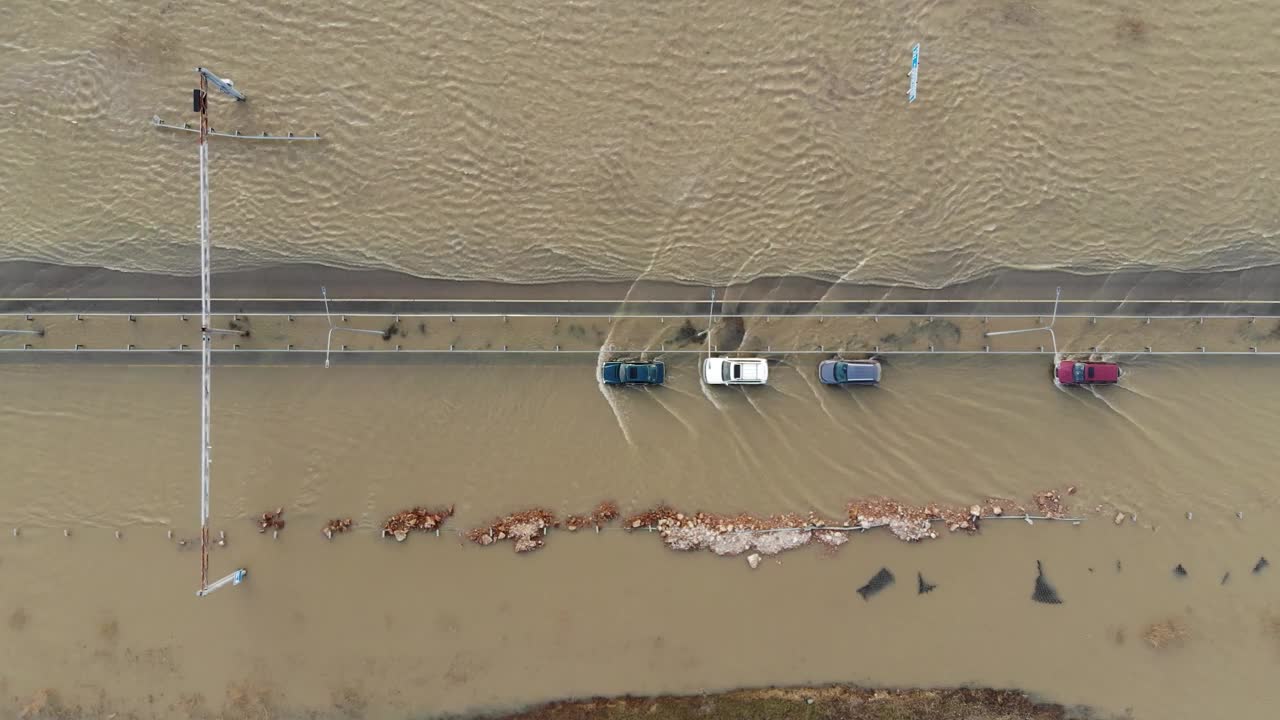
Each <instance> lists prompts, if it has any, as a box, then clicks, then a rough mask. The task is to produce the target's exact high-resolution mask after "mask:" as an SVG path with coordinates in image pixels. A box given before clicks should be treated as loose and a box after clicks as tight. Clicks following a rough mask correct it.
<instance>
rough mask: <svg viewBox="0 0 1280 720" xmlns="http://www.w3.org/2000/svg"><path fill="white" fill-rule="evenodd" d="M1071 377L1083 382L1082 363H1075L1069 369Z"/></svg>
mask: <svg viewBox="0 0 1280 720" xmlns="http://www.w3.org/2000/svg"><path fill="white" fill-rule="evenodd" d="M1071 377H1072V379H1073V380H1075V381H1076V382H1084V365H1082V364H1081V363H1076V364H1075V367H1073V368H1072V369H1071Z"/></svg>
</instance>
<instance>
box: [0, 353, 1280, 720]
mask: <svg viewBox="0 0 1280 720" xmlns="http://www.w3.org/2000/svg"><path fill="white" fill-rule="evenodd" d="M223 357H225V356H223ZM226 362H227V361H224V364H225V363H226ZM809 364H810V360H809V359H806V358H804V357H799V358H794V359H787V360H786V361H784V363H781V364H779V365H776V366H775V368H774V372H773V375H772V376H771V385H770V386H768V387H764V388H751V389H748V390H736V389H731V390H724V389H717V390H712V389H705V390H704V389H702V388H700V386H699V385H698V384H697V382H696V377H697V376H696V363H695V360H694V359H693V358H674V359H672V360H671V361H670V371H671V379H670V385H669V386H667V387H664V388H661V389H655V390H647V391H646V390H638V391H622V392H605V391H603V390H602V388H600V386H599V385H598V384H597V383H596V380H595V371H594V365H593V359H592V358H589V357H578V358H554V357H552V358H528V357H521V358H481V359H475V358H466V359H463V358H453V357H444V358H435V359H429V360H424V359H421V358H418V359H415V360H414V361H412V362H404V363H397V364H389V365H388V364H379V365H374V366H370V365H368V364H365V363H353V362H349V361H344V362H343V363H338V364H335V366H334V367H332V368H331V369H329V370H327V371H326V370H324V369H322V368H319V367H314V366H306V365H296V364H295V365H281V366H261V365H255V366H236V365H226V366H224V367H221V368H220V369H218V370H217V371H216V373H215V377H214V388H215V395H214V398H215V402H214V439H213V442H214V454H213V457H214V464H213V478H214V482H213V512H214V520H213V526H214V528H215V530H225V531H226V533H227V535H228V539H229V542H228V546H227V547H225V548H214V551H213V558H212V565H213V568H212V571H213V573H214V574H215V575H221V574H223V573H224V572H227V571H229V570H231V569H232V568H234V567H238V566H245V567H247V568H249V570H250V578H249V581H248V583H247V584H245V585H242V586H240V587H238V588H234V589H229V590H225V591H222V592H220V593H218V594H216V595H214V596H212V597H210V598H208V599H205V600H201V601H197V600H196V598H195V597H194V590H195V587H196V584H197V580H198V570H199V563H198V558H197V553H196V551H195V550H194V549H193V545H188V547H186V548H180V547H178V546H176V545H175V544H174V543H173V542H172V541H169V540H167V539H166V531H167V530H168V529H170V528H172V529H173V530H174V532H175V538H184V537H185V538H194V537H195V536H196V529H197V524H198V512H197V510H198V502H197V500H198V495H197V492H196V490H197V482H196V480H197V467H198V465H197V462H196V460H197V453H196V450H197V447H198V441H197V438H198V432H197V431H198V420H197V418H198V413H197V412H196V408H197V406H198V394H197V392H196V388H197V384H198V383H197V372H198V371H197V370H196V369H195V368H193V367H187V366H181V367H179V366H174V367H168V366H128V365H119V364H99V363H77V364H51V365H44V366H24V365H14V364H7V365H4V366H3V367H0V376H2V381H3V386H4V387H5V388H6V406H7V412H6V413H4V415H3V416H0V438H4V449H5V455H6V458H7V461H8V462H7V467H6V477H7V478H8V479H7V481H6V482H5V483H4V484H3V485H2V486H0V523H3V526H4V528H5V535H4V536H3V537H4V539H3V540H2V541H0V574H2V575H3V577H4V580H5V582H4V591H3V593H0V616H3V617H2V618H0V619H3V620H4V621H5V622H4V623H3V624H0V634H3V635H4V642H3V643H0V666H2V667H3V668H4V670H3V672H0V687H3V689H4V693H5V695H6V696H8V697H10V698H12V699H13V702H14V703H15V704H16V705H18V706H20V705H22V704H25V703H27V702H29V701H30V699H31V698H32V697H33V695H35V694H37V693H38V692H39V691H40V690H41V689H43V688H53V689H55V690H57V693H58V697H59V698H60V702H62V703H64V704H66V705H80V706H82V707H84V708H97V709H99V710H101V711H103V712H104V714H106V713H109V712H134V713H137V714H139V715H141V716H143V717H150V716H155V717H161V716H164V717H169V716H174V715H175V714H176V715H178V716H182V714H183V713H188V714H192V715H196V716H199V714H200V713H201V712H226V713H227V714H228V715H230V716H236V715H243V716H253V714H254V713H255V712H258V711H259V710H262V709H263V708H266V707H269V708H272V709H274V710H275V711H277V712H279V711H284V710H289V711H294V710H299V709H318V710H326V711H335V712H348V711H351V710H352V709H359V710H362V711H363V712H367V713H368V714H369V715H370V716H387V715H392V716H395V715H410V714H417V713H422V712H431V711H464V710H474V709H477V708H491V707H503V706H511V705H516V704H522V703H527V702H532V701H537V700H543V699H549V698H554V697H560V696H565V695H576V694H613V693H624V692H666V691H698V690H703V689H715V688H724V687H732V686H740V685H753V684H769V683H807V682H822V681H854V682H861V683H872V684H884V685H913V684H926V685H929V684H956V683H976V684H981V685H1001V686H1017V687H1022V688H1027V689H1029V690H1031V691H1033V692H1037V693H1042V694H1044V695H1045V696H1046V697H1048V698H1050V699H1053V700H1058V701H1062V702H1069V703H1084V704H1090V705H1095V706H1097V707H1100V708H1103V709H1105V710H1108V711H1115V712H1121V711H1124V710H1125V709H1126V708H1130V707H1131V708H1133V710H1134V713H1135V714H1136V716H1137V717H1190V716H1193V715H1197V714H1205V713H1215V714H1216V713H1229V714H1231V715H1233V716H1237V717H1262V716H1264V715H1265V712H1263V710H1262V709H1263V708H1264V707H1266V706H1267V705H1268V704H1270V703H1273V702H1275V701H1277V700H1280V697H1274V692H1273V690H1272V689H1271V688H1272V687H1273V684H1271V683H1269V682H1268V679H1269V678H1270V676H1271V675H1273V674H1274V672H1275V668H1276V665H1277V663H1280V635H1277V630H1276V627H1277V622H1280V621H1277V620H1276V618H1280V604H1277V603H1276V601H1275V599H1274V598H1275V597H1276V592H1277V589H1280V588H1278V586H1277V583H1278V582H1280V580H1278V579H1277V577H1276V574H1275V573H1274V572H1272V571H1269V570H1268V571H1263V572H1262V573H1260V574H1258V575H1254V574H1251V573H1250V568H1252V566H1253V564H1254V563H1255V562H1256V561H1257V559H1258V557H1259V556H1260V555H1266V554H1268V553H1271V554H1272V555H1280V549H1278V546H1280V535H1277V532H1276V530H1275V527H1276V525H1275V523H1274V517H1275V514H1276V506H1275V501H1274V498H1273V497H1272V493H1271V492H1270V473H1271V470H1272V469H1273V467H1274V465H1275V462H1276V459H1277V458H1276V452H1277V451H1276V449H1275V445H1274V443H1273V442H1272V440H1271V438H1270V428H1272V427H1274V425H1275V423H1276V421H1277V417H1276V414H1277V411H1276V408H1278V407H1280V386H1276V385H1275V384H1274V383H1269V382H1266V380H1265V378H1266V377H1267V376H1268V374H1269V373H1271V372H1273V371H1274V370H1275V363H1274V361H1273V360H1271V359H1269V358H1264V357H1254V358H1250V357H1243V358H1203V359H1201V358H1192V359H1185V360H1184V359H1170V358H1150V359H1145V360H1137V361H1133V362H1130V364H1129V365H1128V368H1129V371H1128V373H1127V374H1126V376H1125V378H1124V380H1125V382H1124V383H1123V384H1122V386H1120V387H1115V388H1107V389H1102V390H1099V391H1098V392H1097V393H1090V392H1064V391H1060V390H1056V389H1055V388H1054V387H1053V386H1052V384H1050V383H1049V382H1048V380H1047V378H1046V375H1047V372H1046V368H1045V365H1046V363H1045V361H1044V359H1042V358H1017V357H949V358H945V359H944V358H915V359H908V358H896V359H894V360H892V361H891V364H890V365H889V367H887V368H886V371H885V382H884V384H883V385H882V386H881V387H880V388H876V389H870V390H866V389H864V390H859V391H856V392H854V391H844V390H831V389H829V388H822V387H818V386H816V385H815V383H814V381H813V379H812V378H811V377H810V375H811V374H812V373H811V368H810V367H809ZM1273 396H1274V397H1273ZM1066 485H1076V486H1078V487H1079V492H1078V494H1077V495H1076V496H1074V497H1071V498H1070V500H1071V502H1072V505H1073V507H1074V508H1075V509H1076V510H1077V512H1079V513H1080V514H1081V515H1083V516H1084V517H1086V520H1085V521H1084V522H1083V523H1082V524H1081V525H1079V526H1073V525H1071V524H1069V523H1060V524H1051V523H1044V522H1040V523H1037V524H1036V525H1035V526H1034V527H1028V526H1027V525H1025V524H1024V523H1022V522H1020V521H1006V522H1005V523H1004V524H998V523H994V522H989V523H988V524H987V527H986V528H985V529H984V531H983V533H982V535H980V536H977V537H967V536H945V537H942V538H940V539H939V540H937V541H932V542H927V543H924V544H919V545H906V544H903V543H900V542H898V541H896V540H893V539H892V538H890V537H889V536H888V535H887V534H883V533H875V532H873V533H869V534H867V535H860V536H855V537H854V538H853V539H852V541H851V542H850V543H848V544H847V545H845V546H844V547H843V548H841V549H840V550H839V551H838V552H836V553H835V554H834V555H829V554H827V553H823V552H820V551H819V550H817V549H816V548H806V549H802V550H799V551H795V552H792V553H787V554H783V555H780V556H777V557H776V558H766V560H765V563H764V564H763V566H762V567H761V568H759V569H757V570H755V571H752V570H750V569H749V568H748V567H747V564H746V563H745V562H744V561H743V560H742V558H740V557H739V558H726V557H716V556H713V555H710V554H693V555H689V554H678V553H674V552H671V551H669V550H666V549H665V548H664V547H663V546H662V544H661V542H660V541H659V539H658V537H657V536H656V535H652V534H649V533H644V532H641V533H634V534H632V533H627V532H624V531H622V530H618V529H613V530H606V531H605V532H602V533H600V534H598V535H597V534H594V533H588V534H581V533H579V534H575V535H570V534H568V533H562V532H553V533H552V534H551V535H550V536H549V537H548V538H547V545H546V547H545V548H543V549H542V550H541V551H539V552H538V553H535V554H533V555H529V556H517V555H515V554H514V553H512V552H511V550H510V548H509V546H507V545H499V546H496V547H490V548H482V547H479V546H475V545H471V544H470V543H463V541H462V540H461V539H460V538H459V537H457V536H456V535H455V534H452V533H450V532H447V531H446V532H445V533H443V534H442V535H441V536H440V537H439V538H436V537H433V536H430V535H423V536H415V537H413V538H411V539H410V540H409V541H408V542H406V543H405V544H403V545H401V544H396V543H394V542H389V541H384V540H380V539H379V538H378V534H377V528H378V527H380V525H381V522H382V520H383V519H384V518H385V516H387V515H389V514H390V513H392V512H395V511H397V510H399V509H402V508H404V507H407V506H410V505H414V504H428V505H436V504H442V505H447V504H455V505H456V507H457V515H456V517H455V518H454V519H453V520H451V521H450V524H449V525H447V526H446V527H447V528H452V529H458V530H465V529H467V528H470V527H473V526H476V525H481V524H484V523H486V522H487V521H488V520H489V519H490V518H491V517H493V516H495V515H499V514H503V513H506V512H509V511H512V510H516V509H520V508H522V507H527V506H530V505H544V506H547V507H549V508H551V509H553V510H555V511H557V512H561V513H568V512H578V511H585V510H586V509H588V508H589V507H590V506H592V505H594V504H595V503H596V502H597V501H599V500H602V499H614V500H617V501H618V502H619V503H620V504H621V505H622V507H623V509H624V511H626V510H638V509H642V508H644V507H647V506H650V505H652V504H654V503H657V502H661V501H667V502H671V503H673V504H676V505H678V506H680V507H682V508H685V509H705V510H712V511H723V512H736V511H752V512H759V513H768V512H781V511H805V510H810V509H813V510H818V511H821V512H823V513H825V514H828V515H831V516H839V515H840V514H841V512H842V510H843V507H844V503H845V502H846V501H848V500H849V499H851V498H853V497H856V496H863V495H869V494H888V495H893V496H895V497H899V498H902V499H904V500H910V501H918V502H925V501H934V500H936V501H946V502H956V503H966V504H967V503H968V502H970V501H973V500H976V499H979V498H980V497H981V496H985V495H995V496H1010V497H1017V498H1026V497H1027V496H1029V495H1030V494H1031V493H1032V492H1034V491H1037V490H1040V489H1043V488H1046V487H1050V486H1057V487H1064V486H1066ZM276 506H284V507H285V508H286V515H285V517H286V519H287V520H288V526H287V527H286V529H285V530H284V531H283V532H282V533H281V535H280V538H279V539H278V540H274V541H273V540H272V539H271V537H270V536H269V535H260V534H258V533H257V532H256V526H255V523H254V518H255V517H256V515H257V514H258V513H260V512H262V511H264V510H267V509H270V508H274V507H276ZM1100 506H1101V507H1102V510H1101V512H1098V511H1097V508H1098V507H1100ZM1116 509H1120V510H1123V511H1125V512H1128V513H1136V514H1137V521H1136V522H1125V523H1124V524H1123V525H1121V526H1116V525H1114V524H1113V523H1112V516H1113V515H1114V513H1115V511H1116ZM1188 511H1192V512H1194V518H1193V519H1192V520H1187V519H1186V513H1187V512H1188ZM1237 511H1240V512H1243V513H1244V517H1243V519H1238V518H1237V517H1236V514H1235V513H1236V512H1237ZM337 516H350V517H352V518H353V519H354V520H355V521H356V525H357V528H356V530H355V531H354V533H353V534H348V535H345V536H339V537H338V538H336V539H335V540H334V541H333V542H326V541H325V540H324V539H323V537H322V536H321V534H320V528H321V525H322V524H323V522H324V521H325V520H327V519H328V518H330V517H337ZM10 527H19V528H21V533H20V536H19V537H17V538H14V537H12V536H11V535H10V534H9V528H10ZM64 529H70V530H71V536H70V537H64V536H63V530H64ZM117 529H119V530H121V532H122V537H121V539H116V538H115V537H114V535H113V533H114V531H115V530H117ZM944 535H945V534H944ZM1037 560H1039V561H1042V562H1043V563H1044V567H1045V570H1046V573H1047V577H1048V578H1049V579H1050V581H1051V582H1052V583H1053V584H1054V585H1055V586H1056V587H1057V589H1058V591H1059V592H1060V594H1061V595H1062V596H1063V599H1064V600H1065V602H1064V604H1062V605H1058V606H1050V605H1041V604H1036V603H1033V602H1032V601H1031V599H1030V596H1031V591H1032V588H1033V581H1034V578H1035V563H1036V561H1037ZM1118 561H1119V562H1120V563H1121V564H1122V567H1121V569H1120V570H1119V571H1117V568H1116V565H1117V562H1118ZM1178 563H1182V564H1184V566H1185V567H1186V568H1187V569H1188V570H1189V575H1188V576H1187V577H1185V578H1181V579H1178V578H1175V577H1174V575H1173V574H1172V572H1171V570H1172V568H1173V566H1174V565H1176V564H1178ZM881 566H885V567H888V568H890V569H891V570H892V571H893V572H894V573H895V574H896V575H897V577H898V581H897V583H896V585H894V586H893V587H891V588H890V589H889V590H886V591H885V592H883V593H881V594H880V595H879V596H876V597H874V598H871V599H870V600H868V601H864V600H862V599H860V598H859V597H858V596H857V595H856V594H855V593H854V590H855V589H856V588H857V587H858V586H859V585H861V584H862V583H864V582H865V581H866V580H867V579H868V578H870V576H871V575H872V574H874V572H875V571H876V570H878V569H879V568H880V567H881ZM1227 571H1230V572H1231V578H1230V580H1229V581H1228V582H1227V584H1225V585H1223V584H1220V580H1221V578H1222V576H1223V574H1224V573H1225V572H1227ZM916 572H922V573H923V574H924V576H925V578H926V579H927V580H929V581H930V582H933V583H936V584H938V585H939V589H938V590H935V591H934V592H933V593H931V594H928V595H923V596H917V595H916V593H915V588H914V585H915V582H914V581H915V573H916ZM1169 617H1174V618H1178V619H1180V620H1181V622H1183V623H1184V624H1185V627H1186V628H1187V630H1188V636H1187V637H1186V638H1185V640H1184V641H1183V644H1182V645H1181V646H1179V647H1172V648H1165V649H1162V650H1154V649H1152V648H1150V647H1149V646H1147V645H1146V644H1145V642H1144V641H1143V639H1142V637H1141V634H1142V632H1143V629H1144V628H1145V627H1146V626H1147V625H1149V624H1151V623H1154V622H1157V621H1162V620H1164V619H1166V618H1169Z"/></svg>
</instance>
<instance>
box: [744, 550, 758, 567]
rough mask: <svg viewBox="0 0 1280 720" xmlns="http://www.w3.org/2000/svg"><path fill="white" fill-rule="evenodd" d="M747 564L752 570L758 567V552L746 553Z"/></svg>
mask: <svg viewBox="0 0 1280 720" xmlns="http://www.w3.org/2000/svg"><path fill="white" fill-rule="evenodd" d="M747 564H748V565H750V566H751V569H752V570H755V569H756V568H758V567H760V553H751V554H750V555H748V556H747Z"/></svg>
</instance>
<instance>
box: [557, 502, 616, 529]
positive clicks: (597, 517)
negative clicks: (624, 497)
mask: <svg viewBox="0 0 1280 720" xmlns="http://www.w3.org/2000/svg"><path fill="white" fill-rule="evenodd" d="M619 515H621V513H620V512H618V504H617V503H614V502H610V501H608V500H606V501H605V502H602V503H600V504H599V505H597V506H596V509H595V510H592V511H591V512H589V513H587V514H586V515H570V516H569V517H567V518H565V519H564V528H565V529H566V530H569V531H570V532H572V531H574V530H577V529H579V528H588V527H594V528H602V527H604V526H605V525H608V524H609V523H610V522H612V521H614V520H616V519H617V518H618V516H619Z"/></svg>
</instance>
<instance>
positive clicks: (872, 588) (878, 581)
mask: <svg viewBox="0 0 1280 720" xmlns="http://www.w3.org/2000/svg"><path fill="white" fill-rule="evenodd" d="M892 584H893V573H891V572H889V568H880V572H878V573H876V574H875V575H872V576H871V579H870V580H868V581H867V584H866V585H863V586H862V587H860V588H858V594H859V595H861V596H862V599H863V600H867V599H868V598H870V597H872V596H873V595H876V594H878V593H879V592H880V591H881V590H884V589H885V588H887V587H889V586H890V585H892Z"/></svg>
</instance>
